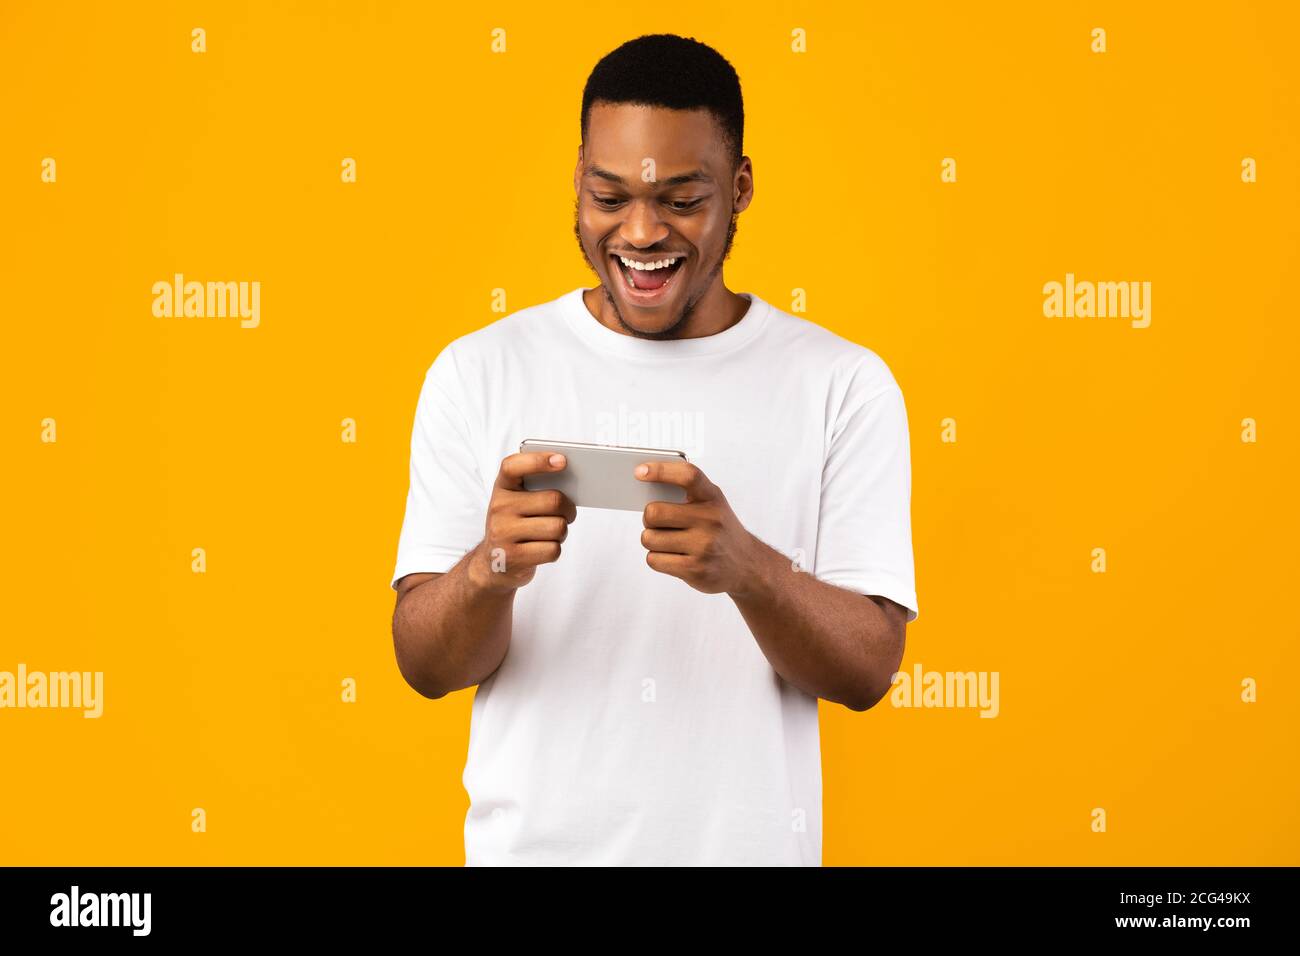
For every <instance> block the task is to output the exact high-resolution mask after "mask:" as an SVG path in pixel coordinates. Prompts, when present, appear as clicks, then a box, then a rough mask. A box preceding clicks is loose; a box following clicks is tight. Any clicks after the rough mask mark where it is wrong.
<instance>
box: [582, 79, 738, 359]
mask: <svg viewBox="0 0 1300 956" xmlns="http://www.w3.org/2000/svg"><path fill="white" fill-rule="evenodd" d="M748 170H749V160H748V159H747V158H746V159H744V160H742V162H741V167H740V170H738V171H737V172H736V173H733V170H732V168H731V162H730V160H729V158H728V156H727V152H726V146H725V143H724V141H723V137H722V131H721V129H720V127H719V126H718V124H717V122H716V120H714V118H713V117H712V115H711V114H710V113H708V112H707V111H706V110H670V109H664V108H660V107H648V106H633V105H629V104H618V105H614V104H610V103H597V104H596V105H595V106H593V107H592V109H591V113H590V114H589V119H588V126H587V137H586V143H585V145H584V147H582V148H580V149H579V151H578V166H577V169H576V170H575V171H574V189H575V191H576V193H577V199H576V201H575V203H574V222H573V231H574V234H575V235H576V236H577V239H578V246H579V248H580V249H581V250H582V255H583V258H584V259H586V261H587V264H588V265H589V266H591V269H592V271H594V272H595V273H596V275H597V276H598V277H599V279H600V284H601V288H602V290H603V292H604V294H605V298H606V301H608V302H609V304H610V306H611V307H612V308H613V310H614V314H615V315H616V316H617V317H618V321H619V323H620V324H621V325H622V326H623V329H624V330H625V331H626V332H628V333H629V334H631V335H636V336H640V337H643V338H651V339H670V338H676V337H677V336H678V335H680V333H681V331H682V329H683V328H684V326H685V323H686V320H687V319H688V318H689V317H690V315H691V313H692V311H693V310H694V308H695V306H696V304H697V303H698V302H699V301H700V300H701V299H702V298H703V297H704V295H705V293H706V292H708V291H709V289H710V288H711V287H712V285H713V282H714V280H715V279H716V277H717V276H718V274H719V273H720V272H721V271H722V263H723V260H725V259H726V257H727V254H728V252H729V251H730V250H731V243H732V240H733V238H734V236H735V233H736V215H737V214H738V213H739V212H741V211H742V210H743V209H744V208H745V207H746V206H748V205H749V199H750V196H751V194H752V187H751V186H750V182H751V180H750V178H749V174H748ZM651 173H652V174H653V177H654V178H653V180H652V181H647V178H646V177H647V176H648V175H650V174H651ZM737 173H740V175H739V176H738V175H737ZM621 257H626V258H630V259H633V260H636V261H638V262H641V263H651V262H663V261H665V260H671V259H676V260H677V261H676V264H674V265H672V266H669V267H668V268H665V269H662V270H660V269H654V270H637V269H634V268H630V267H628V266H627V265H625V264H624V263H623V262H622V261H621Z"/></svg>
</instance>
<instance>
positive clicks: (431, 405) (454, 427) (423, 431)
mask: <svg viewBox="0 0 1300 956" xmlns="http://www.w3.org/2000/svg"><path fill="white" fill-rule="evenodd" d="M462 397H463V392H462V389H461V386H460V379H459V376H458V373H457V369H456V362H455V358H454V356H453V354H452V350H451V346H447V347H446V348H444V349H443V350H442V352H441V353H439V355H438V357H437V359H435V360H434V363H433V365H432V366H430V367H429V371H428V372H427V373H426V375H425V377H424V384H423V386H422V387H421V389H420V397H419V400H418V402H417V403H416V408H415V423H414V425H413V426H412V429H411V467H410V472H411V477H410V487H409V489H408V491H407V495H406V515H405V517H404V519H403V521H402V531H401V535H400V537H399V539H398V544H397V565H396V567H395V568H394V570H393V579H392V587H393V588H396V587H397V582H398V581H399V580H400V579H401V578H403V577H404V576H406V575H408V574H412V573H414V572H417V571H430V572H447V571H450V570H451V569H452V568H453V567H454V566H455V565H456V563H457V562H458V561H459V560H460V559H461V558H462V557H463V556H464V555H465V552H467V551H469V550H471V549H472V548H474V547H475V546H476V545H477V544H478V543H479V542H480V541H481V540H482V539H483V527H484V523H485V521H486V518H487V504H488V500H489V495H490V490H489V489H487V487H486V486H485V485H484V483H483V481H482V478H481V475H480V472H479V468H478V463H477V459H476V455H475V443H474V436H473V433H472V430H471V428H470V426H469V423H468V419H467V418H466V416H465V414H464V413H463V410H462V406H461V405H460V404H459V403H458V400H462Z"/></svg>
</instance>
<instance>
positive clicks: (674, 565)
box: [645, 551, 691, 580]
mask: <svg viewBox="0 0 1300 956" xmlns="http://www.w3.org/2000/svg"><path fill="white" fill-rule="evenodd" d="M645 563H646V564H648V565H650V567H652V568H654V569H655V570H656V571H659V572H660V573H662V574H671V575H672V576H673V577H675V578H681V579H682V580H685V579H686V577H687V575H688V574H689V573H690V567H691V557H690V556H689V555H685V554H664V553H662V552H660V551H647V552H646V553H645Z"/></svg>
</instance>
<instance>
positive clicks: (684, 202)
mask: <svg viewBox="0 0 1300 956" xmlns="http://www.w3.org/2000/svg"><path fill="white" fill-rule="evenodd" d="M702 202H704V200H703V198H701V199H670V200H669V201H668V205H669V206H671V207H672V208H673V209H674V210H676V211H677V212H686V211H687V210H688V209H694V208H695V207H696V206H698V205H699V204H700V203H702Z"/></svg>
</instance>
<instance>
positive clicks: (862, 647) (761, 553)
mask: <svg viewBox="0 0 1300 956" xmlns="http://www.w3.org/2000/svg"><path fill="white" fill-rule="evenodd" d="M754 542H755V548H754V555H755V556H754V559H753V566H752V573H751V574H750V575H749V576H748V578H747V581H746V583H745V584H744V585H743V587H742V588H740V589H738V590H737V591H735V592H731V598H732V600H733V601H734V602H735V604H736V607H737V608H738V609H739V610H740V613H741V615H742V616H743V617H744V619H745V623H746V624H748V625H749V629H750V631H751V632H752V633H753V635H754V639H755V640H756V641H757V642H758V645H759V647H760V649H761V650H762V651H763V654H764V655H765V656H766V657H767V659H768V662H769V663H770V664H771V665H772V668H773V669H774V670H775V671H776V672H777V673H778V674H779V675H780V676H781V677H782V678H783V679H785V680H786V681H788V682H789V683H791V684H793V685H794V686H796V687H798V688H799V689H800V690H802V691H804V692H805V693H807V694H810V695H812V696H815V697H822V698H825V699H827V700H831V701H835V702H837V703H841V704H844V705H845V706H847V707H849V708H851V709H853V710H866V709H867V708H868V707H871V706H872V705H873V704H875V703H876V702H877V701H878V700H880V699H881V698H882V697H883V696H884V695H885V694H886V693H887V692H888V690H889V686H890V680H891V677H892V675H893V674H894V672H895V671H896V670H897V668H898V667H899V665H900V664H901V662H902V656H903V640H902V635H901V634H899V633H898V632H897V631H896V630H895V629H894V626H893V625H892V624H891V622H890V620H889V618H888V617H887V616H886V614H885V611H884V610H883V609H882V608H881V607H880V605H878V604H877V603H876V602H875V601H873V600H872V599H871V598H869V597H867V596H866V595H863V594H858V593H856V592H853V591H849V590H847V589H845V588H840V587H836V586H835V585H832V584H827V583H826V582H825V581H820V580H818V579H817V578H816V577H814V576H813V575H812V574H811V573H808V572H806V571H796V570H794V567H793V565H792V562H791V560H790V558H788V557H786V556H785V555H783V554H781V553H780V552H779V551H776V550H775V549H773V548H771V547H770V546H768V545H767V544H764V543H763V542H762V541H760V540H759V539H757V538H754Z"/></svg>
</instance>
